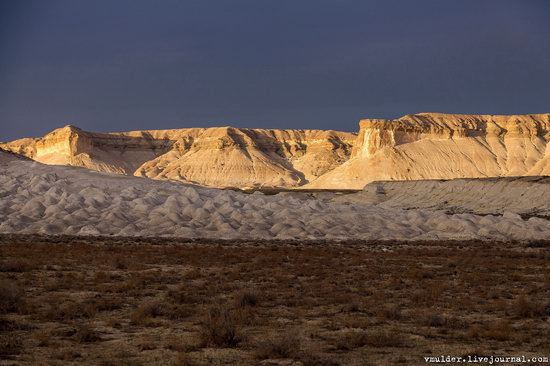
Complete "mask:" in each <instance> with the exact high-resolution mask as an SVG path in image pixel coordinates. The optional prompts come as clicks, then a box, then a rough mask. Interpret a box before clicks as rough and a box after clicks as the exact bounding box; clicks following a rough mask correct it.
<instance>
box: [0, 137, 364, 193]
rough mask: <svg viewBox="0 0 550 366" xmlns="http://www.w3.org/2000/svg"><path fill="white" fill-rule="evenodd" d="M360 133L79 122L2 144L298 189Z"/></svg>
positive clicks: (163, 174) (192, 178) (185, 177)
mask: <svg viewBox="0 0 550 366" xmlns="http://www.w3.org/2000/svg"><path fill="white" fill-rule="evenodd" d="M355 138H356V135H355V134H352V133H347V132H336V131H320V130H267V129H240V128H232V127H219V128H188V129H177V130H158V131H132V132H120V133H92V132H86V131H83V130H81V129H79V128H76V127H73V126H65V127H63V128H60V129H57V130H54V131H52V132H51V133H49V134H47V135H45V136H44V137H42V138H37V139H29V138H27V139H21V140H16V141H13V142H10V143H6V144H0V147H2V148H4V149H6V150H8V151H12V152H15V153H18V154H21V155H24V156H27V157H29V158H31V159H34V160H36V161H39V162H41V163H45V164H56V165H72V166H81V167H85V168H88V169H93V170H98V171H103V172H112V173H119V174H127V175H137V176H144V177H150V178H154V179H169V180H177V181H183V182H192V183H197V184H202V185H207V186H214V187H230V186H235V187H250V186H270V187H296V186H300V185H303V184H306V183H308V182H309V181H312V180H314V179H316V178H317V177H319V176H320V175H322V174H324V173H326V172H328V171H330V170H332V169H334V168H335V167H336V166H338V165H340V164H342V163H344V162H345V161H346V160H348V159H349V156H350V154H351V151H352V144H353V142H354V141H355Z"/></svg>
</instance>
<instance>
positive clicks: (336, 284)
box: [0, 236, 550, 366]
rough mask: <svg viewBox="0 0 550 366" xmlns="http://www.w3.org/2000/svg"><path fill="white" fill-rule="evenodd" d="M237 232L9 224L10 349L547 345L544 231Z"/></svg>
mask: <svg viewBox="0 0 550 366" xmlns="http://www.w3.org/2000/svg"><path fill="white" fill-rule="evenodd" d="M227 244H235V243H225V242H223V243H222V242H220V243H207V242H188V243H182V242H178V241H177V240H169V239H140V238H136V239H125V238H96V239H90V238H89V239H85V238H62V237H60V238H54V237H50V238H47V237H38V236H37V237H24V236H0V258H2V259H1V261H0V359H2V360H4V359H5V360H8V362H10V360H11V361H13V362H14V363H19V364H63V363H70V362H72V363H79V364H97V365H104V366H106V365H146V364H168V365H207V364H226V365H232V364H238V365H256V364H258V363H260V362H264V364H270V363H272V364H273V363H275V364H276V363H277V362H282V363H283V364H284V362H287V363H288V364H290V363H292V362H296V363H297V362H300V363H301V364H303V365H305V366H313V365H317V366H334V365H364V364H370V365H378V364H380V365H384V364H388V365H389V364H419V363H422V362H421V360H422V356H424V355H428V354H456V355H463V354H466V353H472V352H474V353H481V354H515V353H520V354H539V355H540V354H542V353H544V352H543V351H544V350H545V349H550V341H549V340H548V338H547V337H546V336H545V335H547V334H548V333H550V328H549V324H550V323H549V322H548V317H549V316H550V305H549V304H550V303H549V301H548V299H549V298H550V285H549V284H550V274H549V272H548V259H549V258H550V256H549V252H550V246H548V245H546V244H544V243H543V244H544V245H543V244H541V243H535V244H533V245H531V244H525V245H524V244H517V243H490V244H487V243H480V242H463V243H459V242H438V243H415V244H414V245H409V244H407V243H386V242H381V243H376V242H371V243H357V242H350V243H338V244H336V243H316V244H313V245H305V244H302V243H296V242H279V243H276V244H270V243H240V244H239V245H227ZM382 248H384V249H386V250H382ZM388 248H389V249H390V250H387V249H388ZM488 258H490V260H488ZM274 360H279V361H274ZM284 360H286V361H284Z"/></svg>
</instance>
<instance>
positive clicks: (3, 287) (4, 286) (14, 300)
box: [0, 280, 24, 314]
mask: <svg viewBox="0 0 550 366" xmlns="http://www.w3.org/2000/svg"><path fill="white" fill-rule="evenodd" d="M23 295H24V292H23V290H22V289H21V288H20V287H19V286H17V284H15V283H14V282H12V281H6V280H2V281H0V314H3V313H10V312H19V311H21V310H22V307H23Z"/></svg>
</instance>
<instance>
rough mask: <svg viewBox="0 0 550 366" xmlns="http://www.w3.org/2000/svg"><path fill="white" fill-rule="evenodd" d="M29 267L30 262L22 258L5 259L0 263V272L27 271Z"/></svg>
mask: <svg viewBox="0 0 550 366" xmlns="http://www.w3.org/2000/svg"><path fill="white" fill-rule="evenodd" d="M31 269H32V265H31V263H30V262H29V261H28V260H26V259H22V258H11V259H6V260H5V261H3V262H1V263H0V272H27V271H30V270H31Z"/></svg>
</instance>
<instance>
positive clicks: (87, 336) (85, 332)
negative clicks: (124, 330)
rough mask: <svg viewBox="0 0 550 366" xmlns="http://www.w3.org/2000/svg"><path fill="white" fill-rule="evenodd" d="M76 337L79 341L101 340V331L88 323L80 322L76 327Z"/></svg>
mask: <svg viewBox="0 0 550 366" xmlns="http://www.w3.org/2000/svg"><path fill="white" fill-rule="evenodd" d="M75 339H76V341H77V342H78V343H91V342H96V341H99V340H100V339H101V338H100V336H99V333H98V332H96V331H95V330H94V329H93V328H92V327H90V326H89V325H87V324H80V325H79V326H78V327H77V328H76V333H75Z"/></svg>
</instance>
